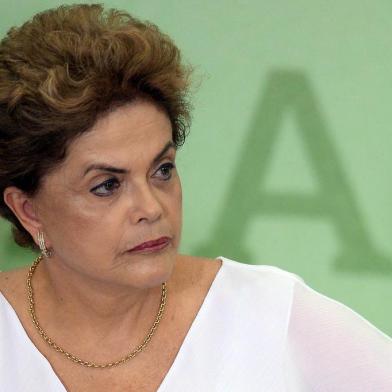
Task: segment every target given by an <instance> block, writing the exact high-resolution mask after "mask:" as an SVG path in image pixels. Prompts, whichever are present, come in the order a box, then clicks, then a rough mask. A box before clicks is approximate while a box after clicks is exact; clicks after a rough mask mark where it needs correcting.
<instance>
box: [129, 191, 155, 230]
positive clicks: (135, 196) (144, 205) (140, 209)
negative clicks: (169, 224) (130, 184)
mask: <svg viewBox="0 0 392 392" xmlns="http://www.w3.org/2000/svg"><path fill="white" fill-rule="evenodd" d="M156 192H157V191H156V190H154V189H151V187H150V185H149V184H147V183H145V184H142V185H139V186H137V189H136V188H134V189H133V192H132V196H131V199H132V213H131V216H132V221H133V223H135V224H136V223H138V222H141V221H146V222H155V221H156V220H158V219H159V218H160V217H161V216H162V212H163V208H162V204H161V202H160V200H159V199H158V197H157V194H156Z"/></svg>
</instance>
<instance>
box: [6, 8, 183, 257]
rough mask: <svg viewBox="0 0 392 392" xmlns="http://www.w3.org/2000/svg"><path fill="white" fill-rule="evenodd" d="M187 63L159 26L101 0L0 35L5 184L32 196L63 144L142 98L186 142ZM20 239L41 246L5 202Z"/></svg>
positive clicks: (58, 159) (39, 18)
mask: <svg viewBox="0 0 392 392" xmlns="http://www.w3.org/2000/svg"><path fill="white" fill-rule="evenodd" d="M190 74H191V67H190V66H189V65H184V64H183V62H182V60H181V55H180V51H179V49H178V48H177V47H176V46H175V44H174V43H173V42H172V40H171V39H170V38H169V37H168V36H167V35H165V34H163V33H162V32H161V31H160V30H159V29H158V28H157V27H156V26H155V25H153V24H151V23H149V22H142V21H140V20H138V19H136V18H134V17H133V16H131V15H129V14H128V13H127V12H125V11H120V10H116V9H109V10H104V8H103V6H102V5H101V4H89V5H87V4H79V5H68V6H67V5H63V6H60V7H58V8H54V9H49V10H47V11H44V12H41V13H38V14H36V15H35V16H33V17H32V18H31V19H30V20H29V21H27V22H25V23H24V24H23V25H21V26H20V27H13V28H11V29H10V30H9V31H8V33H7V34H6V36H5V37H4V38H3V39H2V40H1V41H0V189H1V191H2V193H3V192H4V190H5V188H7V187H8V186H16V187H18V188H19V189H21V190H22V191H23V192H25V194H26V195H28V196H30V197H31V196H34V195H35V194H36V192H37V191H38V189H39V186H40V182H41V179H42V178H43V176H45V175H46V174H48V173H49V172H50V171H51V170H53V169H54V168H55V167H57V165H59V164H60V163H61V162H62V161H63V160H64V159H65V157H66V153H67V147H68V146H69V145H70V143H71V142H72V141H73V140H74V139H75V138H76V137H77V136H78V135H80V134H82V133H83V132H87V131H88V130H89V129H91V127H92V126H93V125H94V123H95V122H96V121H97V120H98V118H99V117H100V116H103V115H105V113H107V112H108V111H110V110H112V109H113V108H115V107H117V106H119V105H121V104H124V103H126V102H130V101H132V100H134V99H136V98H140V97H143V98H147V99H150V100H152V101H153V102H154V103H156V104H158V105H160V106H161V107H162V108H163V109H164V110H165V111H166V113H167V114H168V117H169V118H170V121H171V124H172V137H173V142H174V143H175V145H176V146H177V147H180V146H182V144H183V143H184V141H185V137H186V136H187V131H188V129H189V125H190V103H189V99H188V96H189V85H190V82H189V81H190V77H189V76H190ZM0 215H1V216H2V217H4V218H5V219H7V220H8V221H10V222H11V224H12V235H13V238H14V241H15V242H16V243H17V244H18V245H20V246H22V247H26V248H31V249H32V250H34V251H37V250H38V247H37V245H36V244H35V242H34V240H33V238H32V237H31V235H30V233H29V232H28V231H27V230H25V229H24V227H23V226H22V225H21V223H20V222H19V220H18V218H17V217H16V216H15V215H14V214H13V212H12V211H11V210H10V209H9V208H8V206H7V205H6V204H5V202H4V200H3V198H2V199H1V201H0Z"/></svg>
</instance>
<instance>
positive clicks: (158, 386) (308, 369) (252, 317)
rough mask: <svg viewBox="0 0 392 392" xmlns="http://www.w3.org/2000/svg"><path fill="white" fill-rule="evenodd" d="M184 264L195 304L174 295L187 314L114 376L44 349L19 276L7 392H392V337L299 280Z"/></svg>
mask: <svg viewBox="0 0 392 392" xmlns="http://www.w3.org/2000/svg"><path fill="white" fill-rule="evenodd" d="M219 259H220V260H222V262H221V261H220V260H219ZM183 262H185V263H188V267H191V266H192V267H191V268H192V271H193V273H192V272H191V270H188V271H187V275H186V276H192V277H193V278H192V279H190V280H188V284H190V286H193V288H190V287H188V289H187V291H184V290H182V291H181V290H180V292H181V294H180V298H182V300H180V302H181V301H186V303H183V304H182V305H183V307H181V305H180V304H179V303H178V298H175V295H174V293H172V295H171V298H172V305H173V306H172V309H173V307H174V303H177V304H178V308H177V310H176V311H174V312H172V311H171V310H169V309H168V313H167V314H166V317H167V318H166V321H168V322H167V323H166V324H163V325H162V329H161V332H162V334H159V335H157V337H156V341H155V343H156V345H155V344H153V345H152V346H150V347H148V349H147V351H146V364H145V367H143V368H139V364H138V362H137V360H136V361H135V362H132V361H134V360H135V359H136V357H135V358H134V359H133V360H131V361H130V362H129V363H128V364H127V365H126V366H125V367H124V368H123V369H120V368H118V369H112V370H113V374H112V375H111V376H112V377H110V376H109V375H108V374H106V375H105V373H102V370H99V369H93V370H91V369H85V370H83V369H79V368H77V367H76V366H73V367H74V368H75V370H76V371H77V372H76V374H73V372H72V366H68V370H67V363H66V362H67V361H66V360H61V359H60V358H58V357H59V355H58V354H57V353H55V352H52V351H50V350H48V349H47V347H46V346H45V345H43V344H42V343H41V341H40V339H39V337H37V336H36V335H37V334H36V331H34V328H33V327H32V323H31V320H29V319H28V312H27V309H26V303H27V299H26V289H25V288H24V286H25V285H24V284H22V283H21V282H20V278H22V277H23V275H24V274H25V273H26V272H27V271H26V270H24V271H22V270H20V274H19V273H11V274H9V275H8V276H9V279H11V280H12V279H15V278H16V274H19V275H20V277H19V278H17V280H18V281H19V285H20V289H21V290H22V292H21V293H20V295H18V296H16V295H15V294H16V292H15V291H14V289H11V290H10V288H8V289H6V290H5V291H4V294H5V295H6V296H7V297H8V300H9V301H11V306H12V307H11V306H10V304H9V301H7V300H5V299H4V298H1V296H0V320H1V325H2V329H0V358H1V359H0V365H1V366H0V376H1V379H2V380H3V384H2V385H3V389H0V390H1V391H3V390H4V391H11V390H12V391H13V392H19V391H25V390H29V391H32V392H34V391H41V390H50V391H54V392H57V391H59V392H63V391H65V390H69V391H73V390H76V391H79V390H86V391H90V390H91V391H101V390H102V391H106V390H108V389H109V390H111V391H123V390H129V391H159V392H176V391H178V392H180V391H181V392H182V391H190V392H199V391H214V392H215V391H216V392H237V391H271V392H275V391H276V392H321V391H323V392H336V391H350V392H351V391H353V392H356V391H358V392H359V391H361V392H373V391H377V392H387V391H390V390H392V372H391V371H390V367H391V365H390V364H391V363H392V339H391V338H389V337H388V336H386V335H385V334H383V333H382V332H381V331H379V330H378V329H377V328H375V327H374V326H373V325H371V324H370V323H369V322H367V321H366V320H365V319H364V318H363V317H361V316H360V315H358V314H357V313H356V312H354V311H352V310H351V309H350V308H348V307H347V306H345V305H343V304H341V303H339V302H337V301H335V300H333V299H331V298H328V297H326V296H324V295H322V294H320V293H318V292H317V291H314V290H313V289H311V288H310V287H309V286H308V285H306V284H305V283H304V282H303V280H302V279H301V278H299V277H298V276H297V275H294V274H292V273H289V272H286V271H283V270H281V269H279V268H277V267H273V266H268V265H247V264H242V263H239V262H236V261H233V260H230V259H228V258H226V257H223V256H221V257H219V258H218V259H216V260H208V259H198V258H189V259H187V261H185V260H183ZM195 267H197V268H196V269H195ZM22 272H23V273H22ZM1 275H2V274H0V276H1ZM191 281H193V284H192V283H190V282H191ZM1 282H2V283H1V284H2V288H3V290H4V288H5V287H10V285H9V283H6V284H5V283H4V282H5V278H4V275H3V277H1ZM182 287H184V285H183V284H182ZM189 290H191V291H189ZM19 297H22V298H23V300H22V301H20V300H19V299H18V298H19ZM169 298H170V297H169ZM18 302H20V303H19V304H18ZM169 304H170V300H169V302H168V305H169ZM15 311H16V314H15ZM176 317H178V318H181V319H184V322H176V321H175V319H176ZM171 318H174V319H173V320H172V319H171ZM173 321H174V322H173ZM175 325H177V326H179V325H182V327H181V328H180V329H178V328H177V329H176V328H174V326H175ZM163 329H166V332H165V333H164V331H163ZM26 333H27V334H26ZM168 334H169V335H170V334H172V336H168ZM174 335H178V336H177V337H174ZM174 341H176V342H177V344H176V345H175V346H173V345H172V344H170V343H171V342H174ZM56 354H57V355H56ZM45 357H46V358H47V359H48V360H49V362H48V361H47V359H46V358H45ZM56 357H57V358H56ZM152 358H153V359H152ZM59 359H60V361H59ZM1 361H3V362H1ZM121 380H123V381H121ZM27 386H28V387H27ZM26 388H29V389H26Z"/></svg>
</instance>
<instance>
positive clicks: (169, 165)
mask: <svg viewBox="0 0 392 392" xmlns="http://www.w3.org/2000/svg"><path fill="white" fill-rule="evenodd" d="M175 167H176V166H175V165H174V164H173V163H171V162H168V163H165V164H163V165H162V166H161V167H160V168H159V169H158V170H157V171H160V170H162V169H170V172H169V175H168V177H167V178H165V179H163V180H162V181H169V180H170V179H171V177H172V173H171V171H172V170H173V169H174V168H175ZM114 183H116V184H117V185H116V189H117V188H118V187H119V185H120V181H119V180H118V179H117V178H116V177H111V178H109V179H108V180H106V181H104V182H103V183H102V184H100V185H98V186H96V187H94V188H93V189H91V191H90V192H92V193H94V192H95V191H96V190H97V189H100V188H103V187H105V186H107V185H108V184H114ZM94 194H95V195H97V196H99V197H105V196H110V195H111V192H110V193H109V194H102V193H101V194H99V193H94Z"/></svg>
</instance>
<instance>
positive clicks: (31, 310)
mask: <svg viewBox="0 0 392 392" xmlns="http://www.w3.org/2000/svg"><path fill="white" fill-rule="evenodd" d="M42 258H43V256H42V255H39V256H38V257H37V258H36V259H35V260H34V262H33V265H32V266H31V267H30V270H29V272H28V274H27V291H28V301H29V313H30V316H31V320H32V321H33V324H34V326H35V328H36V329H37V331H38V333H39V334H40V335H41V337H42V338H43V339H44V340H45V342H46V343H47V344H48V345H49V346H50V347H52V348H53V349H54V350H56V351H57V352H59V353H61V354H63V355H65V357H66V358H68V359H69V360H71V361H73V362H75V363H78V364H79V365H82V366H86V367H92V368H101V369H104V368H107V367H113V366H117V365H120V364H123V363H125V362H127V361H129V360H130V359H131V358H133V357H134V356H135V355H136V354H138V353H139V352H141V351H142V350H144V348H145V347H146V346H147V344H148V342H149V341H150V340H151V337H152V335H153V334H154V332H155V329H156V328H157V326H158V324H159V322H160V321H161V318H162V316H163V312H164V310H165V305H166V290H167V289H166V282H163V283H162V296H161V303H160V306H159V311H158V315H157V317H156V318H155V321H154V324H153V326H152V327H151V329H150V332H149V333H148V335H147V337H146V338H145V339H144V341H143V343H142V344H141V345H139V346H138V347H136V349H135V350H133V351H132V352H131V353H129V354H128V355H126V356H125V357H123V358H121V359H119V360H117V361H114V362H109V363H105V364H96V363H94V362H90V361H84V360H82V359H80V358H78V357H77V356H75V355H72V354H70V353H69V352H67V351H65V350H64V349H63V348H62V347H60V346H59V345H57V344H56V343H55V342H54V341H53V340H52V339H51V338H50V337H49V336H48V335H47V334H46V332H45V331H44V330H43V329H42V327H41V325H40V324H39V322H38V319H37V316H36V314H35V308H34V304H35V302H34V293H33V286H32V285H31V279H32V277H33V274H34V271H35V269H36V268H37V266H38V264H39V262H40V261H41V260H42Z"/></svg>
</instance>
